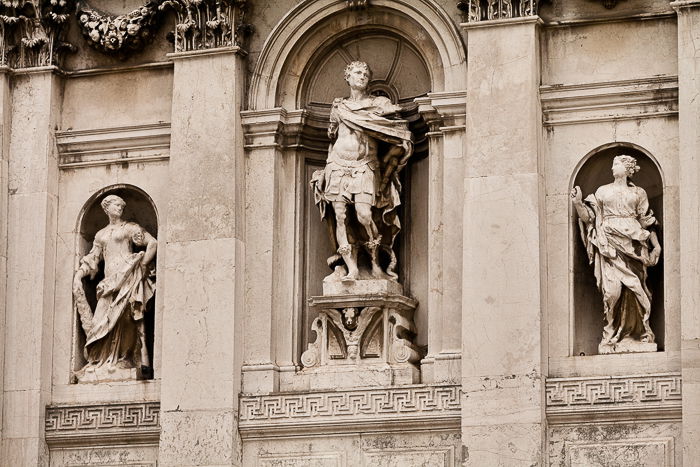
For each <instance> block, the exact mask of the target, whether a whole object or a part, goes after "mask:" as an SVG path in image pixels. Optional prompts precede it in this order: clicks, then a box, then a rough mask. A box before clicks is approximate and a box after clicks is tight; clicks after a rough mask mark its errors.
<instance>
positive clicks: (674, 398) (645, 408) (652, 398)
mask: <svg viewBox="0 0 700 467" xmlns="http://www.w3.org/2000/svg"><path fill="white" fill-rule="evenodd" d="M681 386H682V383H681V375H680V374H679V373H663V374H654V375H631V376H608V377H575V378H548V379H547V382H546V385H545V392H546V396H545V397H546V404H547V409H546V410H547V421H548V422H549V423H550V424H568V423H577V424H578V423H597V422H605V421H616V422H621V421H641V420H646V421H676V420H680V419H681V404H682V393H681Z"/></svg>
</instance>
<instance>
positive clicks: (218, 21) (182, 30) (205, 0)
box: [160, 0, 253, 52]
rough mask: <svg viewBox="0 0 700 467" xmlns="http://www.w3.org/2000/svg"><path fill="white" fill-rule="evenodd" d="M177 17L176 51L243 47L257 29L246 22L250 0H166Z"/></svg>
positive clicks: (174, 34) (163, 7) (163, 6)
mask: <svg viewBox="0 0 700 467" xmlns="http://www.w3.org/2000/svg"><path fill="white" fill-rule="evenodd" d="M167 8H171V9H173V10H174V11H175V13H176V15H177V21H176V24H175V31H173V33H172V39H173V42H174V43H175V52H189V51H194V50H202V49H212V48H217V47H233V46H241V45H242V42H243V38H244V37H245V36H247V35H248V34H250V33H251V32H252V30H253V26H252V25H250V24H247V23H245V21H244V20H245V15H246V9H247V0H164V1H162V4H161V5H160V9H161V10H164V9H167Z"/></svg>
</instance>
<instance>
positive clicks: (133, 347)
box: [73, 195, 157, 382]
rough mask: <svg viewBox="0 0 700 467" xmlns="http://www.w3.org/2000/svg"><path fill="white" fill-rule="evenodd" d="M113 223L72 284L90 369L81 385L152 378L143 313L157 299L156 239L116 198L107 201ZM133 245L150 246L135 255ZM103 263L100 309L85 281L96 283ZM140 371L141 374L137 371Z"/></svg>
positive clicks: (81, 373) (79, 375) (83, 372)
mask: <svg viewBox="0 0 700 467" xmlns="http://www.w3.org/2000/svg"><path fill="white" fill-rule="evenodd" d="M101 205H102V209H104V211H105V214H107V217H109V224H108V225H107V226H106V227H105V228H103V229H101V230H100V231H99V232H97V234H96V235H95V240H94V242H93V245H92V250H90V253H88V254H87V255H86V256H85V257H83V258H82V259H81V260H80V267H79V268H78V270H77V271H76V273H75V276H74V279H73V297H74V302H75V307H76V309H77V311H78V313H79V315H80V319H81V322H82V326H83V330H84V331H85V335H86V341H85V349H84V354H85V359H86V360H87V364H86V365H85V366H84V367H83V368H82V369H81V370H79V371H78V372H76V377H77V378H78V381H81V382H84V381H108V380H120V379H134V378H136V377H137V374H138V373H140V376H141V377H142V378H149V377H152V372H153V370H152V369H151V362H150V358H149V356H148V349H147V347H146V333H145V325H144V313H145V312H146V304H147V303H148V300H149V299H150V298H151V297H152V296H153V293H154V290H155V282H154V280H153V279H152V278H151V262H152V261H153V258H154V257H155V254H156V249H157V242H156V239H155V238H154V237H153V236H152V235H151V234H149V233H148V232H146V230H145V229H144V228H143V227H141V226H140V225H138V224H136V223H134V222H126V221H124V220H122V213H123V212H124V206H125V205H126V203H125V202H124V200H123V199H122V198H120V197H119V196H116V195H108V196H106V197H105V198H104V199H103V200H102V203H101ZM134 246H139V247H145V250H144V251H138V252H134V248H133V247H134ZM101 261H104V271H103V272H104V279H102V281H101V282H100V283H99V284H98V286H97V306H96V308H95V310H94V312H93V310H92V309H91V308H90V305H89V304H88V302H87V299H86V296H85V290H84V287H83V278H84V277H85V276H90V277H91V278H94V277H95V275H96V274H97V273H98V271H99V266H100V262H101ZM137 369H138V370H139V371H137Z"/></svg>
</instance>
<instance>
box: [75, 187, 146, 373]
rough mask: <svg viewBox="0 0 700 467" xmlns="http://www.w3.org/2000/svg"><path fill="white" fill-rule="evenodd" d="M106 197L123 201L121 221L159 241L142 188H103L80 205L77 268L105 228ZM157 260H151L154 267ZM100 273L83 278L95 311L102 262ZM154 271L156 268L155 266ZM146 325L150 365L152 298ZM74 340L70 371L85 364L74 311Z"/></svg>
mask: <svg viewBox="0 0 700 467" xmlns="http://www.w3.org/2000/svg"><path fill="white" fill-rule="evenodd" d="M108 195H117V196H119V197H120V198H122V199H123V200H124V201H125V202H126V206H125V208H124V213H123V214H122V219H123V220H125V221H127V222H135V223H137V224H139V225H140V226H142V227H143V228H144V229H145V230H146V231H147V232H148V233H150V234H151V235H152V236H153V237H155V238H158V212H157V210H156V206H155V203H154V202H153V199H152V198H151V197H150V196H149V195H148V194H147V193H146V192H145V191H143V190H142V189H140V188H138V187H136V186H134V185H127V184H118V185H111V186H108V187H105V188H103V189H101V190H99V191H97V192H96V193H95V194H93V195H92V196H91V197H90V199H88V200H87V201H86V202H85V204H84V205H83V209H82V210H81V212H80V215H79V217H78V222H77V226H76V231H77V232H78V235H77V239H76V240H77V241H76V268H77V265H78V261H80V259H81V258H82V257H84V256H85V255H87V254H88V253H89V252H90V250H91V248H92V244H93V240H94V238H95V234H97V232H98V231H99V230H100V229H102V228H104V227H105V226H106V225H107V224H108V222H109V220H108V218H107V215H106V214H105V212H104V210H103V209H102V206H101V204H100V203H101V202H102V200H103V199H104V198H105V197H106V196H108ZM139 249H140V248H139V247H135V249H134V251H139ZM157 260H158V258H157V255H156V258H155V259H154V260H153V264H154V266H155V263H156V262H157ZM99 271H100V272H99V273H98V274H96V276H95V277H94V278H93V279H91V278H89V277H86V278H85V279H83V282H84V285H85V295H86V298H87V301H88V304H89V305H90V307H91V308H92V309H93V310H94V309H95V306H96V304H97V296H96V289H97V285H98V284H99V283H100V281H101V280H102V279H104V274H103V271H104V261H101V262H100V265H99ZM154 271H155V267H154ZM144 320H145V325H146V343H147V347H148V353H149V355H150V356H151V365H152V366H153V364H154V362H153V356H154V353H153V350H154V348H153V347H154V333H155V295H154V296H153V298H151V300H149V302H148V304H147V313H146V314H145V316H144ZM74 329H75V332H74V333H73V334H74V339H73V344H74V345H73V348H74V351H73V364H72V369H73V371H77V370H79V369H80V368H82V367H83V366H84V365H85V363H86V361H85V357H84V355H83V347H84V346H85V332H84V331H83V328H82V326H81V323H80V318H79V316H78V314H77V313H75V310H74Z"/></svg>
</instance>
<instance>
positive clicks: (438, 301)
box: [416, 91, 466, 384]
mask: <svg viewBox="0 0 700 467" xmlns="http://www.w3.org/2000/svg"><path fill="white" fill-rule="evenodd" d="M465 94H466V93H465V92H463V91H459V92H439V93H430V94H429V95H428V97H422V98H419V99H417V100H416V102H417V103H418V104H419V108H418V110H419V112H420V113H421V115H422V116H423V118H424V119H425V121H426V122H427V123H428V125H429V128H430V131H429V132H428V135H427V136H428V138H429V144H430V160H429V170H430V183H429V192H428V196H429V206H430V212H429V215H428V219H429V225H430V227H429V232H428V244H429V249H430V258H431V259H430V262H429V266H428V268H429V272H428V275H429V280H430V282H429V284H430V288H429V293H428V303H427V308H428V310H429V314H428V320H429V321H428V355H426V356H425V358H424V359H423V360H422V361H421V372H422V376H421V377H422V381H423V382H424V383H453V384H454V383H458V382H459V380H460V373H461V369H462V368H461V366H462V365H461V361H460V358H461V351H462V349H461V342H462V329H461V322H462V316H461V309H462V258H461V255H459V253H458V252H461V251H462V240H463V230H462V228H463V225H462V215H463V210H464V201H463V193H461V192H459V191H455V189H454V187H455V186H459V185H461V184H462V178H463V174H464V151H465V145H464V133H465V126H464V123H465V112H466V106H465V102H466V101H465V99H466V96H465ZM456 253H457V254H456ZM424 306H425V305H424Z"/></svg>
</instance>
